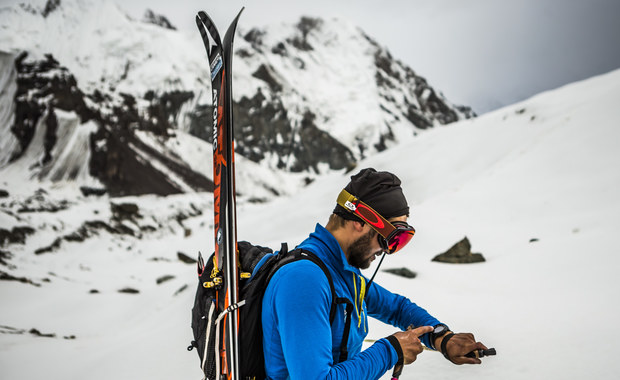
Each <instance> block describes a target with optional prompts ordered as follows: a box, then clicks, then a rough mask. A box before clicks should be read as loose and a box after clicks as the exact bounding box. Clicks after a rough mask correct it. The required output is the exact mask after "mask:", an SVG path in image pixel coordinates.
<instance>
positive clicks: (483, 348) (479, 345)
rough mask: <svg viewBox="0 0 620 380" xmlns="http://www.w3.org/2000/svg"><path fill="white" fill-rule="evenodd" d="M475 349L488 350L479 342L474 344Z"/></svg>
mask: <svg viewBox="0 0 620 380" xmlns="http://www.w3.org/2000/svg"><path fill="white" fill-rule="evenodd" d="M476 348H477V349H478V350H488V347H487V346H485V345H484V344H482V343H481V342H476Z"/></svg>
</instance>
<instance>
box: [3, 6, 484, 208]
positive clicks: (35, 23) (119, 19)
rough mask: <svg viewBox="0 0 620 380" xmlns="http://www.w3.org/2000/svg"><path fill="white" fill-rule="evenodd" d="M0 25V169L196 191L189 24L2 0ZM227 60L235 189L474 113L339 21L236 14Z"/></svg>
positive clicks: (263, 192)
mask: <svg viewBox="0 0 620 380" xmlns="http://www.w3.org/2000/svg"><path fill="white" fill-rule="evenodd" d="M224 27H225V26H220V28H222V29H223V28H224ZM0 28H1V30H2V31H3V32H2V33H1V34H0V51H4V52H5V53H3V55H2V57H1V58H2V67H1V71H2V74H1V77H2V78H3V80H2V82H1V84H2V86H3V87H2V89H1V91H2V93H1V95H0V102H1V103H2V104H1V105H0V107H2V110H3V111H4V112H3V114H2V117H3V125H2V126H0V128H2V129H1V130H0V132H1V134H0V136H2V140H3V143H2V144H3V145H2V148H3V149H2V151H1V152H0V171H2V172H3V173H5V170H9V171H10V172H11V175H12V176H13V177H19V178H20V179H23V180H26V181H27V180H30V179H31V178H36V179H37V180H38V181H52V182H54V183H59V182H67V181H71V182H73V183H76V184H78V185H79V186H82V187H85V188H88V189H90V190H87V191H91V190H92V191H99V190H101V189H105V190H107V191H108V192H109V193H110V194H113V195H128V194H145V193H155V194H172V193H178V192H185V191H196V190H198V191H204V190H207V191H209V190H210V189H211V188H212V183H211V179H210V177H211V169H210V166H211V163H210V157H209V156H210V147H209V144H208V143H209V142H210V141H211V135H212V134H211V133H210V128H211V127H210V126H211V122H212V121H211V107H210V104H211V99H210V89H209V88H210V83H209V81H208V79H206V78H209V75H208V64H207V60H206V54H205V51H204V48H203V46H202V41H200V37H199V34H198V33H197V32H196V33H192V34H186V33H185V32H183V31H177V30H175V29H174V26H173V25H171V24H170V23H169V22H168V20H166V19H165V17H164V16H161V15H156V14H154V13H153V12H150V11H147V13H146V14H145V17H144V20H142V21H138V20H134V19H132V18H131V17H129V16H128V15H127V14H126V13H125V12H124V11H123V10H122V9H121V8H119V7H118V6H117V5H115V4H114V3H112V2H107V1H104V2H100V1H93V0H54V1H53V0H49V1H47V2H46V3H45V4H40V5H39V6H34V5H25V4H21V5H16V6H12V7H3V8H0ZM11 62H13V63H14V64H11ZM233 67H234V79H233V95H234V100H235V114H234V117H235V127H236V130H235V137H236V140H237V141H236V149H237V153H238V154H239V155H240V156H241V157H240V160H241V162H244V163H246V164H245V165H239V168H240V169H239V176H240V178H241V179H242V180H240V185H239V187H238V191H239V193H240V195H241V196H242V197H244V196H245V197H246V198H248V199H256V200H260V199H267V198H270V197H273V195H274V194H282V193H287V192H291V191H294V189H297V188H299V187H300V186H303V185H305V184H307V183H309V182H311V181H312V180H313V179H314V178H315V177H316V174H318V173H325V172H328V171H330V170H339V169H347V168H351V167H353V166H355V164H356V163H357V162H358V161H359V160H360V159H363V158H364V157H368V156H369V155H372V154H374V153H376V152H379V151H383V150H385V149H386V148H388V147H390V146H393V145H395V144H397V143H398V141H401V140H403V139H405V138H407V137H409V136H412V135H414V134H416V133H417V132H419V131H421V130H424V129H428V128H430V127H433V126H437V125H442V124H447V123H451V122H454V121H457V120H460V119H464V118H468V117H472V116H473V115H474V114H473V112H472V111H471V110H470V109H469V108H467V107H461V106H455V105H452V104H450V103H449V102H448V101H447V100H446V99H445V98H444V97H443V96H442V95H441V93H440V92H438V91H437V90H435V89H433V88H432V87H431V86H429V85H428V83H427V82H426V81H425V79H424V78H422V77H420V76H418V75H416V73H414V71H413V70H412V69H410V68H409V67H407V66H405V65H404V64H402V63H401V62H399V61H398V60H396V59H394V58H393V57H392V56H391V55H390V53H389V52H388V51H387V50H386V49H385V48H383V47H381V46H380V45H379V44H378V43H377V42H376V41H374V40H373V39H372V38H371V37H369V36H367V35H366V34H365V33H364V32H363V31H361V30H360V29H359V28H357V27H355V26H353V25H351V24H349V23H347V22H345V21H342V20H320V19H311V18H302V19H301V20H300V21H299V22H298V23H296V24H294V25H277V26H271V27H267V28H265V29H256V28H255V29H249V30H248V29H246V30H244V29H243V23H241V28H240V31H239V33H238V36H237V37H236V41H235V56H234V62H233ZM257 164H259V165H257ZM10 167H13V169H10ZM6 173H8V172H6ZM4 175H8V174H4ZM243 178H245V179H247V182H246V183H245V184H244V182H243ZM274 184H277V185H274Z"/></svg>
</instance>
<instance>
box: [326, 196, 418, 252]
mask: <svg viewBox="0 0 620 380" xmlns="http://www.w3.org/2000/svg"><path fill="white" fill-rule="evenodd" d="M337 203H338V205H340V206H341V207H344V208H345V209H346V210H349V211H350V212H352V213H353V214H355V215H356V216H357V217H359V218H360V219H362V220H363V221H364V222H366V223H368V224H369V225H370V227H371V228H372V229H373V230H375V231H377V233H378V234H379V235H378V237H377V238H378V240H379V245H380V246H381V249H383V250H384V251H385V252H387V253H389V254H392V253H395V252H398V251H400V250H401V249H402V248H403V247H404V246H406V245H407V243H409V241H411V238H413V235H414V234H415V229H414V228H413V227H412V226H410V225H409V224H407V223H405V222H401V221H396V222H394V223H390V222H389V221H388V220H387V219H385V218H384V217H383V216H381V214H379V213H378V212H376V211H375V210H373V208H372V207H370V206H368V205H367V204H366V203H364V202H362V201H361V200H359V199H357V198H356V197H355V196H354V195H351V194H350V193H349V192H348V191H346V190H342V191H341V192H340V194H339V195H338V200H337Z"/></svg>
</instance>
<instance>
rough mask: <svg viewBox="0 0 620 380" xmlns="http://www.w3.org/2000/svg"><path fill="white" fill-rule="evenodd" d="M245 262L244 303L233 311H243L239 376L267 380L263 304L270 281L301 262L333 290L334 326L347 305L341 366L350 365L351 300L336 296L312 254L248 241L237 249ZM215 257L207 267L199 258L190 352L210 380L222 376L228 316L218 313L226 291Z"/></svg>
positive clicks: (240, 286)
mask: <svg viewBox="0 0 620 380" xmlns="http://www.w3.org/2000/svg"><path fill="white" fill-rule="evenodd" d="M237 249H238V251H239V262H240V273H241V275H240V277H241V280H240V283H239V288H240V297H239V298H240V301H239V303H238V304H237V305H233V306H231V307H229V308H228V309H232V310H234V309H237V308H239V373H240V378H241V379H265V377H266V374H265V358H264V353H263V328H262V320H261V315H262V303H263V295H264V294H265V290H266V289H267V285H268V284H269V281H270V280H271V278H272V277H273V275H274V274H275V273H276V271H277V270H278V269H280V268H281V267H283V266H284V265H286V264H289V263H292V262H294V261H297V260H310V261H312V262H313V263H315V264H316V265H318V266H319V268H321V270H322V271H323V273H324V274H325V277H327V280H328V281H329V287H330V289H331V295H332V297H331V298H332V300H331V308H330V313H329V321H330V323H332V322H333V321H334V318H335V317H336V312H337V309H338V308H337V306H338V305H339V304H345V307H346V314H345V315H346V320H345V330H344V334H343V337H342V343H341V345H340V356H339V362H342V361H345V360H346V359H347V356H348V353H347V342H348V337H349V329H350V326H351V314H352V312H353V304H352V303H351V301H350V300H349V299H347V298H339V297H337V296H336V291H335V289H334V283H333V281H332V277H331V275H330V273H329V270H328V269H327V267H326V266H325V264H324V263H323V262H322V261H321V260H320V259H319V258H318V257H316V256H315V255H314V254H313V253H311V252H309V251H306V250H303V249H294V250H292V251H290V252H289V251H288V247H287V244H286V243H282V246H281V248H280V251H279V253H278V254H274V252H273V250H271V249H270V248H266V247H261V246H255V245H252V244H251V243H248V242H246V241H240V242H238V243H237ZM213 263H214V261H213V255H211V256H210V258H209V260H208V261H207V263H206V265H205V263H204V261H203V260H202V256H201V255H200V254H199V258H198V275H199V281H198V288H197V289H196V298H195V300H194V306H193V308H192V331H193V335H194V340H193V341H192V342H191V345H190V346H189V347H187V350H188V351H191V350H193V349H194V348H196V351H197V352H198V356H199V358H200V367H201V369H202V371H203V372H204V374H205V379H215V378H216V376H217V374H218V373H219V368H218V367H219V360H217V359H218V356H219V352H218V346H219V344H218V343H219V336H218V335H219V334H218V332H219V331H220V329H219V328H218V327H219V320H220V319H221V317H223V315H225V313H226V312H228V311H230V310H228V311H225V310H217V309H218V307H217V305H216V302H215V299H216V298H215V297H216V294H217V292H218V291H219V290H220V289H222V283H221V278H220V279H218V276H217V271H213V266H214V265H213Z"/></svg>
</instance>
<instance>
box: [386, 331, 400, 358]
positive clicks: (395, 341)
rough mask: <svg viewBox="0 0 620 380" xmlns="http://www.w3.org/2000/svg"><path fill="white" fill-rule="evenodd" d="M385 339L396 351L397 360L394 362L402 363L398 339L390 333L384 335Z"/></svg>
mask: <svg viewBox="0 0 620 380" xmlns="http://www.w3.org/2000/svg"><path fill="white" fill-rule="evenodd" d="M385 339H387V341H388V342H390V344H391V345H392V347H394V350H395V351H396V355H397V356H398V361H397V362H396V364H399V363H402V362H403V360H404V358H403V349H402V347H401V346H400V343H399V342H398V339H396V337H394V335H390V336H388V337H386V338H385Z"/></svg>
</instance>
